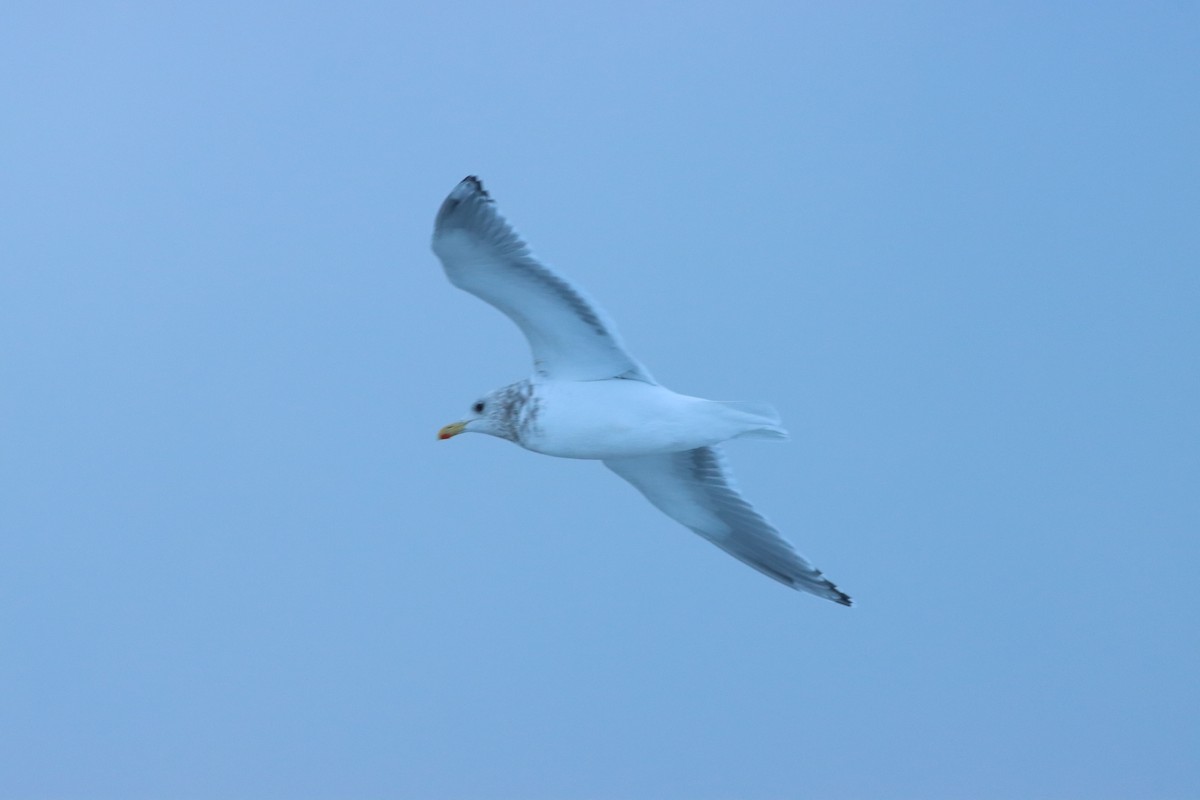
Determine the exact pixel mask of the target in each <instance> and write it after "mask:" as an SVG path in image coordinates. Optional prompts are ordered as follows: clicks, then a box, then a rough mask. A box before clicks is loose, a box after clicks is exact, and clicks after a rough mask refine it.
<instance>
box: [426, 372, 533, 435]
mask: <svg viewBox="0 0 1200 800" xmlns="http://www.w3.org/2000/svg"><path fill="white" fill-rule="evenodd" d="M510 389H511V387H508V386H506V387H504V388H503V389H498V390H496V391H494V392H491V393H490V394H487V395H485V396H484V397H481V398H480V399H478V400H476V401H475V402H474V403H472V404H471V416H469V417H467V418H466V419H463V420H459V421H458V422H451V423H450V424H449V425H447V426H445V427H444V428H442V429H441V430H440V431H438V438H439V439H450V438H453V437H455V436H458V435H459V434H460V433H486V434H488V435H489V436H498V437H500V438H501V439H508V440H510V441H515V434H514V423H513V416H514V408H513V405H512V403H511V402H508V400H509V399H510V396H511V394H512V392H511V391H510Z"/></svg>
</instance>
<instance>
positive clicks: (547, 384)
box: [433, 176, 851, 606]
mask: <svg viewBox="0 0 1200 800" xmlns="http://www.w3.org/2000/svg"><path fill="white" fill-rule="evenodd" d="M433 251H434V253H436V254H437V257H438V258H439V259H440V260H441V262H442V267H443V268H444V269H445V272H446V277H447V278H449V279H450V282H451V283H452V284H454V285H455V286H457V287H458V288H460V289H463V290H464V291H467V292H470V293H471V294H473V295H475V296H476V297H478V298H479V299H481V300H483V301H484V302H486V303H489V304H491V305H493V306H495V307H496V308H497V309H499V310H500V311H501V312H503V313H504V314H506V315H507V316H508V317H509V318H510V319H511V320H512V321H513V322H515V323H516V324H517V327H518V328H520V329H521V332H522V333H524V334H525V338H526V339H528V341H529V348H530V350H532V352H533V375H532V376H531V377H529V378H526V379H524V380H520V381H517V382H516V383H512V384H509V385H508V386H504V387H501V388H499V389H496V390H495V391H493V392H491V393H489V394H487V395H485V396H483V397H481V398H479V399H478V400H476V401H475V402H474V404H472V406H471V414H470V416H469V417H467V418H466V419H464V420H462V421H460V422H454V423H452V424H450V425H447V426H445V427H444V428H442V429H441V430H440V431H439V432H438V437H439V438H440V439H449V438H451V437H453V436H457V435H458V434H460V433H485V434H488V435H491V436H496V437H499V438H501V439H507V440H508V441H510V442H515V443H516V444H518V445H520V446H521V447H524V448H526V449H528V450H532V451H534V452H536V453H544V454H546V455H551V456H558V457H561V458H579V459H595V460H599V461H602V462H603V463H604V466H606V467H608V468H609V469H610V470H612V471H613V472H615V473H616V474H617V475H619V476H621V477H622V478H624V479H625V480H626V481H628V482H629V483H631V484H633V486H634V487H635V488H636V489H637V490H638V491H640V492H641V493H642V494H643V495H645V497H646V499H647V500H649V501H650V502H651V503H652V504H653V505H654V506H656V507H657V508H658V509H659V510H660V511H662V512H663V513H665V514H666V515H667V516H669V517H671V518H672V519H674V520H676V521H678V522H680V523H682V524H683V525H685V526H686V527H688V528H690V529H691V530H693V531H694V532H696V533H698V534H699V535H700V536H702V537H704V538H705V539H707V540H708V541H710V542H712V543H713V544H715V545H716V546H717V547H720V548H721V549H722V550H724V551H725V552H727V553H729V554H730V555H732V556H733V557H735V558H737V559H740V560H741V561H743V562H745V563H746V564H749V565H750V566H751V567H754V568H755V569H756V570H758V571H759V572H762V573H763V574H765V575H768V576H770V577H771V578H774V579H775V580H777V581H779V582H780V583H782V584H784V585H786V586H789V587H791V588H793V589H798V590H801V591H805V592H810V593H812V594H814V595H817V596H818V597H824V598H826V599H828V600H833V601H834V602H837V603H841V604H842V605H847V606H848V605H850V602H851V601H850V597H849V596H848V595H847V594H846V593H844V592H842V591H841V590H839V589H838V588H837V587H836V586H834V585H833V583H831V582H830V581H829V580H828V579H827V578H825V577H824V575H822V574H821V571H820V570H818V569H817V568H816V567H814V566H813V565H812V564H810V563H809V562H808V560H807V559H805V558H804V557H803V556H801V555H800V554H799V553H797V552H796V550H795V548H794V547H792V545H791V543H789V542H788V541H787V540H786V539H784V538H783V536H782V535H780V533H779V531H778V530H776V529H775V528H774V527H773V526H772V525H771V524H770V523H769V522H767V520H766V519H765V518H764V517H763V516H762V515H761V514H759V513H758V512H757V511H755V510H754V508H753V507H751V505H750V504H749V503H747V502H746V500H745V499H744V498H743V497H742V495H741V493H740V492H739V491H738V490H737V488H736V486H735V484H734V481H733V476H732V473H731V472H730V470H729V468H728V466H727V465H726V463H725V458H724V456H723V455H722V453H721V450H720V448H719V447H718V445H719V443H721V442H724V441H726V440H728V439H737V438H768V439H781V438H786V436H787V432H786V431H785V430H784V429H783V427H782V426H781V425H780V421H779V416H778V414H777V413H776V412H775V410H774V409H773V408H772V407H771V406H769V405H766V404H760V403H742V402H727V401H716V400H704V399H701V398H699V397H689V396H687V395H682V394H676V393H675V392H673V391H671V390H670V389H667V388H666V387H664V386H661V385H659V384H658V383H657V382H656V381H655V380H654V378H653V377H652V376H651V375H650V373H649V371H647V370H646V368H645V367H644V366H642V365H641V364H640V363H639V362H638V361H637V360H636V359H634V358H633V356H631V355H630V354H629V353H628V352H627V351H626V349H625V346H624V344H623V343H622V341H621V338H620V336H618V334H617V330H616V328H615V327H614V326H613V324H612V322H610V321H609V319H608V316H607V315H606V314H605V313H604V312H603V311H602V310H601V309H600V307H599V306H598V305H596V304H595V303H593V302H592V301H591V300H590V299H589V298H588V297H587V296H586V295H585V294H584V293H583V291H582V290H580V289H579V288H578V287H576V286H575V285H573V284H572V283H570V282H569V281H567V279H566V278H564V277H562V276H561V275H559V274H558V273H557V272H555V271H553V270H552V269H550V268H549V267H548V266H546V265H545V264H543V263H542V262H541V261H539V260H538V259H537V258H536V257H534V255H533V253H532V252H531V250H530V249H529V246H528V245H526V244H525V242H524V241H523V240H522V239H521V237H520V236H519V235H517V233H516V232H515V231H514V230H513V229H512V228H511V227H510V226H509V224H508V222H507V221H506V220H505V219H504V217H502V216H501V215H500V213H499V212H498V211H497V210H496V204H495V201H494V200H493V199H492V198H491V196H490V195H489V194H488V193H487V191H485V190H484V188H483V184H482V183H481V182H480V180H479V179H478V178H476V177H475V176H469V177H467V178H465V179H463V181H462V182H461V183H459V184H458V186H456V187H455V188H454V190H453V191H451V192H450V195H449V196H448V197H447V198H446V200H445V201H444V202H443V203H442V207H441V209H439V210H438V214H437V218H436V220H435V221H434V229H433Z"/></svg>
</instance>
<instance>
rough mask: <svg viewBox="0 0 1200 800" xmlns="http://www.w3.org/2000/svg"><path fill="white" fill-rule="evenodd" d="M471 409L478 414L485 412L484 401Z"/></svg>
mask: <svg viewBox="0 0 1200 800" xmlns="http://www.w3.org/2000/svg"><path fill="white" fill-rule="evenodd" d="M471 410H472V411H474V412H475V413H476V414H482V413H483V401H482V400H480V401H479V402H477V403H476V404H475V405H473V406H471Z"/></svg>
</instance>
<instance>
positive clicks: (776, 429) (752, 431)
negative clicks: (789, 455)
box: [713, 400, 788, 439]
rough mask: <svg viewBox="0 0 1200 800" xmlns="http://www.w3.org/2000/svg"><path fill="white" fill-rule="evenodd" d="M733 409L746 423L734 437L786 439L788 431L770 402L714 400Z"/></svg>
mask: <svg viewBox="0 0 1200 800" xmlns="http://www.w3.org/2000/svg"><path fill="white" fill-rule="evenodd" d="M713 402H715V403H719V404H720V405H722V406H724V407H725V408H727V409H729V410H730V411H733V412H734V413H735V414H737V416H738V417H739V418H740V419H739V421H740V422H743V423H744V424H745V425H746V430H745V431H743V432H741V433H739V434H738V435H737V436H735V437H733V438H735V439H786V438H788V432H787V430H786V429H785V428H784V427H783V421H782V420H781V419H780V418H779V412H778V411H776V410H775V406H773V405H771V404H770V403H746V402H742V401H740V400H714V401H713Z"/></svg>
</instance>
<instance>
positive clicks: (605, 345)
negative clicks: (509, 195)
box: [433, 176, 654, 383]
mask: <svg viewBox="0 0 1200 800" xmlns="http://www.w3.org/2000/svg"><path fill="white" fill-rule="evenodd" d="M433 252H435V253H436V254H437V256H438V258H439V259H441V261H442V267H443V268H444V269H445V270H446V277H448V278H449V279H450V282H451V283H453V284H454V285H455V286H457V287H458V288H460V289H463V290H465V291H468V292H470V293H471V294H473V295H475V296H476V297H478V298H479V299H481V300H484V301H485V302H488V303H490V304H491V305H493V306H495V307H496V308H498V309H500V310H501V311H503V312H504V313H505V314H507V315H508V317H509V318H510V319H512V321H513V322H515V323H517V327H519V328H520V329H521V332H522V333H524V334H525V338H526V339H528V340H529V347H530V349H531V350H532V351H533V367H534V372H535V373H537V374H538V375H541V376H543V377H546V378H552V379H557V380H576V381H589V380H604V379H606V378H632V379H635V380H641V381H645V382H647V383H654V379H653V378H652V377H651V376H650V373H649V372H647V371H646V369H645V367H643V366H642V365H641V364H639V363H638V362H637V361H636V360H635V359H634V358H633V357H632V356H630V355H629V354H628V353H626V352H625V347H624V346H623V345H622V344H621V339H620V337H619V336H618V335H617V332H616V329H615V328H614V327H613V325H612V323H611V322H609V321H608V318H607V317H606V316H605V314H604V312H602V311H601V310H600V309H599V308H598V307H597V306H596V305H595V304H593V303H592V302H591V301H590V300H588V299H587V297H586V296H584V294H583V292H581V291H580V290H579V289H577V288H575V287H574V286H572V285H571V284H570V283H569V282H567V280H566V279H564V278H563V277H561V276H560V275H558V274H556V273H555V272H554V271H553V270H551V269H550V268H549V267H547V266H546V265H545V264H542V263H541V262H540V261H538V260H537V259H536V258H535V257H534V256H533V254H532V253H531V252H530V250H529V246H528V245H526V244H525V242H524V241H522V240H521V237H520V236H518V235H517V233H516V232H515V231H514V230H513V229H512V227H510V226H509V224H508V222H507V221H505V219H504V217H502V216H500V213H499V212H498V211H497V210H496V204H495V202H494V201H493V200H492V198H491V196H490V195H489V194H488V193H487V192H486V191H484V188H483V184H482V183H480V182H479V179H478V178H475V177H474V176H471V177H468V178H466V179H465V180H463V181H462V183H460V184H458V186H456V187H454V191H452V192H450V196H449V197H447V198H446V200H445V202H444V203H442V207H441V209H440V210H439V211H438V215H437V220H436V221H435V222H434V227H433Z"/></svg>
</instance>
